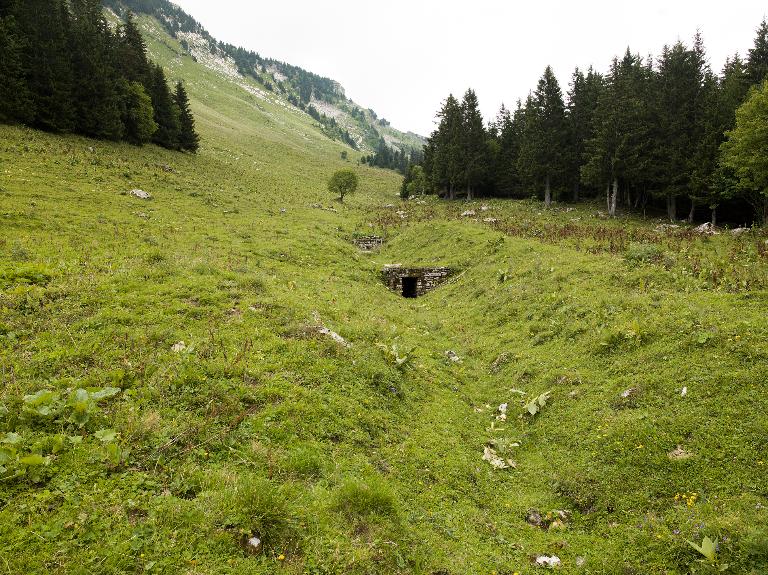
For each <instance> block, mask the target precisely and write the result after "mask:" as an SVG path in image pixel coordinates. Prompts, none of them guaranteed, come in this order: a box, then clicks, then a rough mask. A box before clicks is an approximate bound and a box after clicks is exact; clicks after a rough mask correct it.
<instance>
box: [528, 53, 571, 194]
mask: <svg viewBox="0 0 768 575" xmlns="http://www.w3.org/2000/svg"><path fill="white" fill-rule="evenodd" d="M526 108H527V110H526V112H527V118H526V127H525V131H524V134H523V139H522V145H521V156H520V160H519V161H518V163H520V162H522V163H525V164H528V165H529V169H528V173H529V175H530V177H532V178H533V179H534V180H535V181H536V182H537V183H539V182H540V183H541V184H543V185H544V202H545V204H546V206H547V207H549V206H550V204H551V203H552V184H553V182H554V181H557V180H558V179H559V178H560V177H561V176H562V173H563V168H564V160H565V145H564V143H565V136H566V124H565V104H564V103H563V92H562V90H561V89H560V85H559V83H558V81H557V78H556V77H555V74H554V72H553V71H552V68H551V67H550V66H547V68H546V69H545V70H544V74H543V75H542V77H541V79H540V80H539V83H538V85H537V86H536V91H535V92H534V93H533V96H532V97H531V98H529V101H528V102H527V105H526Z"/></svg>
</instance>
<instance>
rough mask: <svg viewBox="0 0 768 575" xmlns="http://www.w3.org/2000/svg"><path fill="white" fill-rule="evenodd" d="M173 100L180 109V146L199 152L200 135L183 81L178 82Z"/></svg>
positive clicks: (189, 150) (183, 148)
mask: <svg viewBox="0 0 768 575" xmlns="http://www.w3.org/2000/svg"><path fill="white" fill-rule="evenodd" d="M173 101H174V103H175V104H176V107H177V108H178V109H179V148H181V149H182V150H186V151H188V152H197V150H198V149H199V148H200V136H199V135H198V134H197V132H196V131H195V117H194V116H193V115H192V110H191V109H190V107H189V97H188V96H187V91H186V89H185V88H184V84H183V83H182V82H178V83H177V84H176V91H175V92H174V94H173Z"/></svg>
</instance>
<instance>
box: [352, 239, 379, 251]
mask: <svg viewBox="0 0 768 575" xmlns="http://www.w3.org/2000/svg"><path fill="white" fill-rule="evenodd" d="M352 243H353V244H355V245H356V246H357V247H358V248H360V249H361V250H363V251H365V252H372V251H373V250H377V249H379V248H380V247H381V246H382V244H384V238H382V237H381V236H361V237H359V238H355V239H353V240H352Z"/></svg>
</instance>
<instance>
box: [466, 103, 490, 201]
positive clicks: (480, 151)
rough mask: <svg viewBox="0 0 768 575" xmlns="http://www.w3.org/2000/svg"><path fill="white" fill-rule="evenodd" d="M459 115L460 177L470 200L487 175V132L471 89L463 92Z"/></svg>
mask: <svg viewBox="0 0 768 575" xmlns="http://www.w3.org/2000/svg"><path fill="white" fill-rule="evenodd" d="M461 117H462V131H461V163H462V168H463V169H462V172H463V174H462V179H463V180H464V184H465V185H466V187H467V198H468V199H470V200H471V199H472V198H473V196H474V193H475V192H476V190H477V188H478V187H479V186H480V185H481V184H482V183H483V181H484V180H485V179H486V178H487V176H488V144H487V141H486V140H487V134H486V131H485V126H484V125H483V116H482V115H481V114H480V108H479V104H478V101H477V96H476V95H475V92H474V91H473V90H471V89H470V90H467V92H466V94H464V99H463V100H462V103H461Z"/></svg>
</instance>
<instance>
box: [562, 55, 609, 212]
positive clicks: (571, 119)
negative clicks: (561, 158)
mask: <svg viewBox="0 0 768 575" xmlns="http://www.w3.org/2000/svg"><path fill="white" fill-rule="evenodd" d="M602 81H603V80H602V77H601V76H600V75H599V74H597V73H596V72H595V71H594V70H593V69H592V67H590V68H589V70H588V71H587V74H586V75H584V73H583V72H582V71H581V70H579V69H578V68H576V70H575V71H574V73H573V76H572V79H571V89H570V91H569V92H568V105H567V109H566V123H567V134H568V140H567V144H568V146H567V150H566V154H565V178H564V180H565V182H566V183H567V184H568V185H569V186H570V187H571V189H572V192H573V201H578V200H579V196H580V192H581V185H580V184H581V166H582V164H583V163H584V155H585V153H586V145H587V142H588V141H589V140H591V139H592V138H593V137H594V116H595V110H596V109H597V103H598V100H599V98H600V91H601V89H602Z"/></svg>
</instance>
